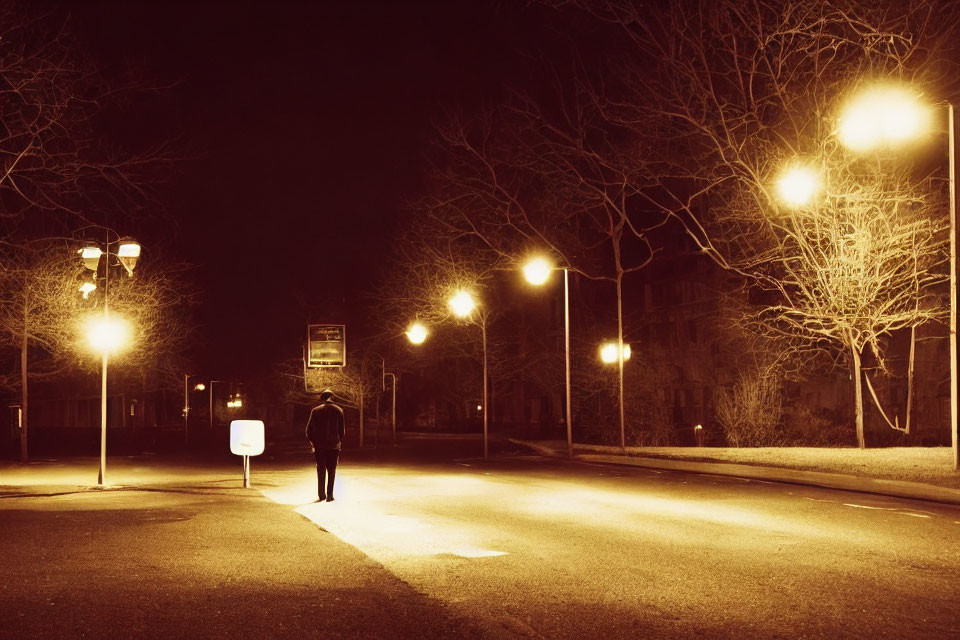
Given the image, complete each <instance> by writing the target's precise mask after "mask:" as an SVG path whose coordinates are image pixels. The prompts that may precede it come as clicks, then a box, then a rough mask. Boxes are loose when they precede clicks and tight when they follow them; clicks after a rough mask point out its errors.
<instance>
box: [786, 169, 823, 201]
mask: <svg viewBox="0 0 960 640" xmlns="http://www.w3.org/2000/svg"><path fill="white" fill-rule="evenodd" d="M819 190H820V176H819V175H818V173H817V172H816V171H814V170H813V169H811V168H810V167H805V166H803V165H793V166H791V167H789V168H787V169H786V170H785V171H784V172H783V173H782V174H780V177H779V178H778V179H777V195H779V196H780V199H781V200H782V201H783V202H784V203H785V204H786V205H787V206H789V207H802V206H804V205H806V204H809V203H810V202H811V201H812V200H813V197H814V196H815V195H816V194H817V191H819Z"/></svg>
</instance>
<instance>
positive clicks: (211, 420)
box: [210, 380, 213, 438]
mask: <svg viewBox="0 0 960 640" xmlns="http://www.w3.org/2000/svg"><path fill="white" fill-rule="evenodd" d="M210 437H211V438H212V437H213V380H211V381H210Z"/></svg>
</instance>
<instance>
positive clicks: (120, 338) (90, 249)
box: [78, 230, 140, 486]
mask: <svg viewBox="0 0 960 640" xmlns="http://www.w3.org/2000/svg"><path fill="white" fill-rule="evenodd" d="M112 246H116V249H111V247H112ZM78 253H79V254H80V260H81V262H82V263H83V266H84V267H85V268H86V269H87V270H89V271H92V272H93V280H91V281H90V282H85V283H84V284H83V285H81V287H80V291H81V292H82V293H83V297H84V298H87V297H88V296H89V295H90V293H91V292H92V291H94V290H95V289H96V282H95V279H96V276H97V271H98V270H99V269H100V267H101V266H102V267H103V313H102V314H101V315H100V316H99V317H97V318H95V319H91V320H90V322H88V324H87V339H88V340H89V342H90V346H91V347H92V348H93V349H94V350H95V351H98V352H99V353H100V355H101V361H102V372H101V383H100V471H99V473H98V474H97V484H99V485H100V486H103V485H104V484H105V483H106V472H107V363H108V360H109V356H110V353H111V352H116V351H119V350H120V349H121V348H122V347H124V346H125V345H126V344H127V342H128V341H129V338H130V328H129V325H128V324H127V323H126V321H124V320H123V318H120V317H117V316H114V317H111V316H110V300H109V296H108V294H109V292H110V267H111V266H112V265H111V264H110V256H111V255H112V256H115V257H116V258H117V260H118V262H119V264H120V265H122V266H123V268H124V269H125V270H126V272H127V275H128V276H133V269H134V267H136V265H137V260H138V259H139V258H140V245H139V244H138V243H137V242H136V241H134V240H131V239H128V238H125V239H120V240H117V241H115V242H111V241H110V231H109V230H108V231H107V232H106V242H105V244H104V245H103V248H101V247H100V246H99V245H98V244H96V243H91V244H88V245H86V246H84V247H83V248H82V249H80V251H79V252H78Z"/></svg>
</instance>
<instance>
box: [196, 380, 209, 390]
mask: <svg viewBox="0 0 960 640" xmlns="http://www.w3.org/2000/svg"><path fill="white" fill-rule="evenodd" d="M193 388H194V389H196V390H197V391H203V390H204V389H206V388H207V385H205V384H203V383H202V382H198V383H197V384H195V385H194V386H193Z"/></svg>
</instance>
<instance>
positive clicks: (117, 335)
mask: <svg viewBox="0 0 960 640" xmlns="http://www.w3.org/2000/svg"><path fill="white" fill-rule="evenodd" d="M87 341H88V342H89V343H90V346H91V347H93V349H94V350H95V351H98V352H100V353H103V352H106V353H112V352H115V351H119V350H121V349H123V348H124V347H125V346H126V345H127V344H128V343H129V342H130V325H129V324H128V323H127V322H126V320H124V319H123V318H120V317H118V316H110V317H108V318H104V317H103V316H94V317H92V318H90V319H89V320H88V321H87Z"/></svg>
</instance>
